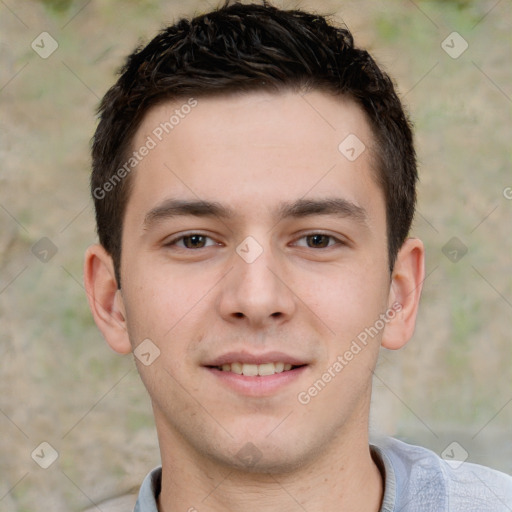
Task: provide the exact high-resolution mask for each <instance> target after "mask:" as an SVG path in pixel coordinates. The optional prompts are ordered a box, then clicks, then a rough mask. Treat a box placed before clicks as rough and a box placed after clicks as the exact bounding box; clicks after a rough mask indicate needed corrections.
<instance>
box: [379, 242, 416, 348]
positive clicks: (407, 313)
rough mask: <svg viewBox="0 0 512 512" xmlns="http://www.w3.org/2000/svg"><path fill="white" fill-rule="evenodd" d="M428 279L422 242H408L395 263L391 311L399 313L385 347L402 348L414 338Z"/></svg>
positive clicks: (388, 329)
mask: <svg viewBox="0 0 512 512" xmlns="http://www.w3.org/2000/svg"><path fill="white" fill-rule="evenodd" d="M424 277H425V249H424V247H423V243H422V242H421V240H419V239H417V238H408V239H407V240H406V241H405V242H404V244H403V245H402V247H401V248H400V251H399V252H398V256H397V259H396V262H395V266H394V269H393V274H392V276H391V286H390V290H389V299H388V307H390V308H392V309H395V310H398V309H399V311H397V313H396V315H395V317H394V318H393V319H392V321H390V322H389V323H388V324H387V325H386V328H385V330H384V334H383V336H382V346H383V347H385V348H388V349H391V350H396V349H399V348H402V347H403V346H404V345H405V344H406V343H407V342H408V341H409V340H410V339H411V337H412V335H413V333H414V327H415V325H416V316H417V313H418V305H419V301H420V296H421V288H422V285H423V280H424Z"/></svg>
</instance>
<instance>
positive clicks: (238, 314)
mask: <svg viewBox="0 0 512 512" xmlns="http://www.w3.org/2000/svg"><path fill="white" fill-rule="evenodd" d="M235 316H236V317H237V318H243V317H244V316H245V315H244V314H243V313H240V311H237V312H236V313H235Z"/></svg>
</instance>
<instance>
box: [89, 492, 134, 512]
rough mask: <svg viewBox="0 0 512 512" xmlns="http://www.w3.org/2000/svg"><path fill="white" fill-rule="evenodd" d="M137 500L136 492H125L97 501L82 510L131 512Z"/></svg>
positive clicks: (90, 511) (91, 511) (92, 511)
mask: <svg viewBox="0 0 512 512" xmlns="http://www.w3.org/2000/svg"><path fill="white" fill-rule="evenodd" d="M136 502H137V494H125V495H123V496H118V497H117V498H112V499H109V500H107V501H103V502H101V503H98V504H97V505H95V506H93V507H91V508H88V509H87V510H84V512H98V510H101V512H132V511H133V509H134V507H135V503H136Z"/></svg>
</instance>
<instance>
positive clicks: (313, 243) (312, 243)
mask: <svg viewBox="0 0 512 512" xmlns="http://www.w3.org/2000/svg"><path fill="white" fill-rule="evenodd" d="M302 240H304V241H305V243H300V242H301V241H302ZM336 244H343V242H341V240H339V239H337V238H335V237H334V236H332V235H326V234H324V233H312V234H310V235H306V236H303V237H301V238H299V240H298V241H297V242H296V243H295V245H298V246H299V247H308V248H310V249H325V248H326V247H331V246H333V245H336Z"/></svg>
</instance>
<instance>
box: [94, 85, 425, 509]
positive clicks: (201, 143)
mask: <svg viewBox="0 0 512 512" xmlns="http://www.w3.org/2000/svg"><path fill="white" fill-rule="evenodd" d="M185 101H186V100H185ZM185 101H184V102H185ZM179 105H180V104H179V103H177V102H169V103H166V104H163V105H160V106H158V107H156V108H154V109H153V110H151V111H150V112H149V113H148V114H147V115H146V117H145V119H144V121H143V123H142V125H141V127H140V128H139V130H138V132H137V134H136V137H135V140H134V142H133V147H136V148H137V147H140V146H141V145H143V144H144V142H145V141H146V139H147V137H148V135H151V134H152V132H153V130H154V129H155V128H156V127H157V126H158V125H159V124H160V123H161V122H163V121H166V120H168V119H169V117H170V116H171V115H172V114H173V112H174V110H175V109H176V108H177V107H179ZM349 134H355V135H356V136H357V137H358V138H359V139H360V140H361V141H363V143H364V144H365V145H366V150H365V151H364V152H363V153H362V154H361V155H360V156H359V158H357V159H356V160H355V161H353V162H351V161H349V160H348V159H347V158H346V157H345V156H344V155H343V154H342V153H340V151H339V150H338V146H339V144H340V142H341V141H343V140H344V139H345V138H346V137H347V135H349ZM372 144H373V139H372V134H371V131H370V128H369V126H368V123H367V121H366V119H365V117H364V115H363V113H362V111H361V110H360V109H359V107H357V106H356V105H355V104H354V103H352V102H350V101H348V100H344V99H341V98H339V97H336V98H335V97H332V96H330V95H327V94H326V93H322V92H319V91H313V92H309V93H307V94H305V95H304V97H303V96H302V95H300V94H296V93H292V92H286V93H279V94H270V93H250V94H246V95H241V96H236V97H235V96H225V97H224V96H222V97H215V98H198V105H197V106H196V107H195V108H194V109H193V110H192V111H191V112H190V114H188V116H187V117H185V118H184V119H183V120H181V122H180V123H179V125H177V126H175V127H174V129H173V130H172V131H171V132H170V133H169V134H167V135H165V136H164V138H163V139H162V141H161V142H159V143H158V144H157V146H156V147H155V148H154V149H152V150H151V151H150V152H149V154H148V155H147V156H146V157H145V158H144V159H143V160H142V161H141V162H140V163H139V165H138V166H137V168H136V171H134V173H133V175H132V179H133V183H132V185H133V186H132V189H131V196H130V198H129V201H128V204H127V208H126V213H125V222H124V229H123V245H122V261H121V280H122V290H120V291H116V283H115V279H114V271H113V265H112V261H111V258H110V257H109V255H108V254H106V252H105V251H104V250H103V248H102V247H100V246H93V247H91V248H90V249H89V251H88V253H87V256H86V264H85V281H86V287H87V291H88V297H89V301H90V305H91V309H92V311H93V314H94V316H95V319H96V322H97V324H98V326H99V328H100V329H101V331H102V332H103V334H104V336H105V338H106V340H107V341H108V343H109V344H110V345H111V346H112V348H113V349H114V350H116V351H118V352H121V353H128V352H130V351H132V350H133V349H135V348H136V347H137V346H138V345H139V344H140V343H141V342H142V341H143V340H145V339H148V338H149V339H150V340H151V341H152V343H154V344H155V345H156V346H157V347H158V349H159V350H160V356H159V357H158V358H157V359H156V360H155V361H154V362H153V363H152V364H151V365H149V366H145V365H143V364H142V363H141V362H140V361H139V360H137V359H136V362H137V366H138V369H139V372H140V375H141V378H142V380H143V382H144V384H145V386H146V387H147V389H148V392H149V395H150V397H151V400H152V404H153V409H154V414H155V421H156V425H157V430H158V436H159V442H160V448H161V453H162V464H163V484H162V495H161V498H160V510H175V509H176V510H187V509H188V508H189V507H191V506H194V505H197V507H198V508H199V509H200V510H201V511H202V510H241V509H244V510H253V509H254V510H260V511H261V510H267V509H268V510H276V509H277V507H278V506H279V509H280V510H301V508H300V506H299V505H298V504H297V502H296V501H294V499H296V500H297V501H298V502H300V503H301V504H302V506H304V507H305V508H306V509H307V510H308V511H314V510H355V511H358V510H361V511H363V510H375V511H377V510H378V509H379V506H380V500H381V497H382V482H381V479H380V475H379V473H378V470H377V469H376V466H375V465H374V464H373V462H372V459H371V457H370V453H369V449H368V414H369V404H370V394H371V378H372V370H373V369H374V367H375V364H376V360H377V356H378V351H379V346H380V345H381V344H382V345H383V346H385V347H387V348H393V349H394V348H399V347H401V346H402V345H403V344H405V343H406V342H407V341H408V339H409V338H410V337H411V335H412V332H413V329H414V322H415V317H416V311H417V305H418V301H419V295H420V291H421V282H422V280H423V246H422V244H421V242H420V241H419V240H415V239H409V240H408V241H406V243H405V244H404V246H403V247H402V249H401V251H400V253H399V256H398V259H397V262H396V264H395V268H394V271H393V274H392V275H390V273H389V267H388V260H387V254H388V253H387V240H386V217H385V201H384V196H383V192H382V191H381V189H380V188H379V186H378V185H377V183H376V181H375V178H374V171H373V170H372V167H371V166H372V158H371V147H372ZM172 201H181V202H197V201H203V202H210V203H214V204H215V205H217V206H218V207H219V208H220V210H219V211H216V212H215V213H216V214H207V212H206V210H208V208H206V209H205V208H203V211H202V212H199V211H197V208H196V213H197V215H193V214H190V213H188V214H183V213H184V212H183V210H186V208H181V214H178V213H179V212H178V210H179V208H178V209H176V208H174V209H172V208H171V207H176V206H177V204H176V203H172ZM327 201H330V203H328V205H331V207H330V209H329V208H328V207H326V202H327ZM336 201H337V203H336ZM311 202H317V203H318V204H316V209H317V212H318V210H322V208H323V213H322V212H320V213H314V211H313V213H312V211H311V210H312V208H311V205H312V203H311ZM333 204H337V206H338V208H337V210H336V211H333V210H335V208H333V206H332V205H333ZM308 205H309V206H310V209H309V211H308V210H307V208H305V207H306V206H308ZM340 205H341V209H340ZM181 206H183V203H181ZM189 210H190V208H189ZM313 210H314V209H313ZM199 213H201V214H199ZM219 213H222V214H224V213H225V214H226V215H220V214H219ZM194 234H195V235H199V237H196V238H185V239H183V238H180V237H186V236H190V235H194ZM312 235H317V236H316V237H315V236H312ZM247 237H252V239H251V241H250V242H249V244H248V245H244V244H242V245H240V244H241V243H242V242H243V241H244V240H245V239H246V238H247ZM329 237H330V238H329ZM185 242H186V243H187V244H189V245H188V247H192V248H187V246H185V244H184V243H185ZM308 244H309V246H308ZM194 247H197V248H194ZM237 247H238V252H237ZM241 249H243V250H245V251H246V252H245V253H244V252H243V251H241ZM259 251H262V252H261V254H260V255H259V256H258V257H257V258H256V259H255V260H254V261H252V262H250V263H248V262H247V261H245V260H244V258H243V257H241V255H245V254H247V255H248V256H249V257H251V256H255V255H257V254H258V253H259ZM397 302H398V303H399V304H400V305H401V308H402V309H401V311H400V312H399V313H397V314H396V316H395V317H394V318H393V320H392V321H390V322H389V323H387V324H386V326H385V328H384V330H381V331H380V332H379V334H378V335H377V336H375V337H374V338H373V339H371V340H370V341H369V342H368V345H367V346H366V347H365V348H364V349H363V350H361V351H360V352H359V353H358V354H357V355H355V356H354V358H353V359H352V360H351V361H349V362H348V364H347V365H346V366H344V368H343V369H342V370H341V371H340V372H339V373H337V374H336V377H334V378H332V379H331V381H330V382H329V383H327V384H326V386H325V388H324V389H323V390H322V391H320V392H319V393H318V394H317V395H316V396H315V397H314V398H312V399H311V400H310V401H309V403H307V404H302V403H300V402H299V400H298V398H297V397H298V394H299V393H301V392H304V391H307V390H308V388H310V387H311V386H312V384H313V383H314V382H315V381H317V380H318V379H321V378H322V374H324V373H325V372H326V371H327V369H328V368H329V367H332V365H333V363H334V362H335V361H336V360H337V357H338V356H342V355H343V354H344V353H345V352H346V351H347V350H348V349H349V348H350V346H351V343H352V341H353V340H354V339H355V338H356V337H357V335H358V334H359V333H361V332H362V331H364V329H365V328H368V327H371V326H374V324H375V323H376V320H378V319H379V315H381V314H382V313H384V312H385V311H386V310H387V309H388V308H390V307H391V306H392V304H394V303H397ZM234 352H235V353H237V355H229V354H232V353H234ZM271 352H274V353H275V352H279V353H280V354H281V355H277V354H272V355H269V353H271ZM223 356H226V358H225V362H226V361H227V362H244V361H247V362H249V361H251V359H250V358H251V357H253V358H255V359H254V361H261V362H265V361H266V362H278V361H283V362H287V361H288V360H289V361H292V360H293V362H294V364H302V365H305V366H303V367H302V368H300V369H299V370H292V371H291V372H290V373H289V375H287V376H286V377H285V375H286V372H284V373H283V374H279V375H276V376H272V377H244V376H234V374H232V373H230V374H226V373H225V372H219V371H218V370H216V369H212V368H211V367H210V366H211V365H216V364H217V363H219V358H222V357H223ZM231 377H233V378H231ZM277 377H279V378H277ZM262 383H264V384H262ZM248 443H252V444H248ZM255 447H256V448H255ZM240 450H242V452H240V453H247V452H248V453H249V454H252V455H253V459H254V460H253V461H252V462H251V463H249V464H248V462H247V460H244V459H243V457H241V455H240V453H239V451H240ZM221 482H222V485H220V486H219V487H218V488H217V489H216V490H215V492H213V493H212V491H213V489H214V488H215V487H216V486H217V485H219V484H220V483H221ZM277 482H279V484H277ZM237 488H238V489H240V488H244V492H243V493H242V492H240V491H239V492H236V491H235V489H237ZM284 489H287V491H286V492H285V491H284ZM363 489H364V491H363ZM210 493H211V495H210V497H209V498H208V499H207V500H205V501H204V502H203V503H201V500H203V498H204V497H205V496H207V495H208V494H210ZM291 496H293V497H294V499H292V498H291ZM199 505H201V506H199ZM180 507H181V508H180Z"/></svg>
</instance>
